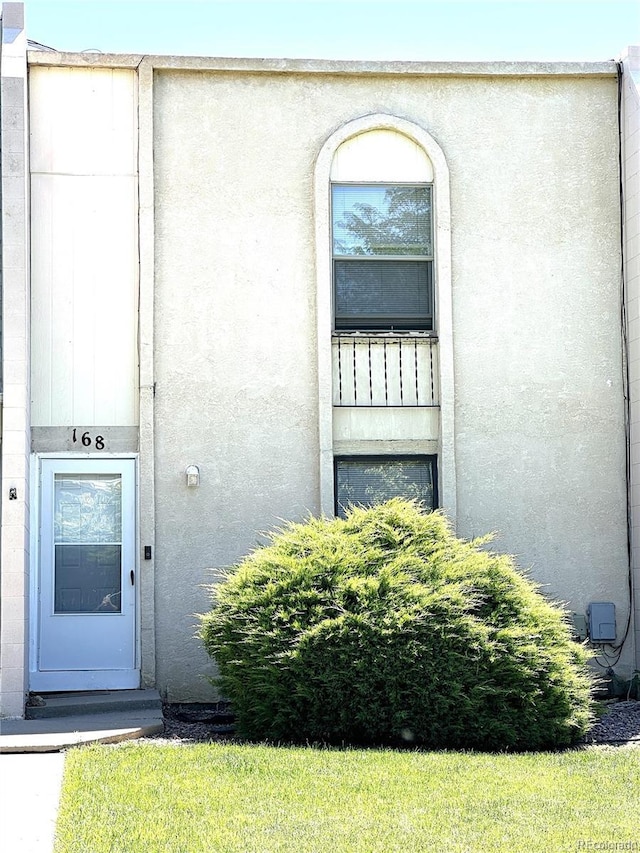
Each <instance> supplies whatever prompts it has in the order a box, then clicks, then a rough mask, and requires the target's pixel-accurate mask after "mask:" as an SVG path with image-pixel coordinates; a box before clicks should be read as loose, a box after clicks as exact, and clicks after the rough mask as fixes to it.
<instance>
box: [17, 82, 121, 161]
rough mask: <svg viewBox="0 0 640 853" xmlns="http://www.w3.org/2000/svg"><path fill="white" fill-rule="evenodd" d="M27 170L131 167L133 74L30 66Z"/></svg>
mask: <svg viewBox="0 0 640 853" xmlns="http://www.w3.org/2000/svg"><path fill="white" fill-rule="evenodd" d="M29 86H30V88H29V95H30V102H31V113H30V129H31V171H32V172H47V173H52V172H55V173H58V174H63V175H118V174H133V173H134V172H135V171H136V160H137V146H136V139H137V134H136V127H137V101H136V90H135V74H134V72H133V71H129V70H126V69H121V68H113V69H110V68H44V67H43V68H38V67H33V66H32V67H31V69H30V83H29Z"/></svg>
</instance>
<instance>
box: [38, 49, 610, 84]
mask: <svg viewBox="0 0 640 853" xmlns="http://www.w3.org/2000/svg"><path fill="white" fill-rule="evenodd" d="M27 61H28V63H29V65H50V66H65V67H80V68H83V67H90V68H136V67H137V66H138V65H140V63H141V62H144V63H145V64H146V65H148V66H151V67H152V68H157V69H159V70H175V71H219V72H225V71H226V72H245V73H260V72H263V73H270V74H350V75H378V76H379V75H385V74H389V75H393V76H399V75H407V76H434V77H547V76H551V77H612V76H615V75H616V62H615V60H608V61H606V62H520V61H518V62H515V61H514V62H505V61H500V62H405V61H389V62H387V61H380V60H375V61H361V60H334V59H251V58H231V57H206V56H162V55H157V56H156V55H148V56H147V55H144V54H119V53H93V52H92V53H65V52H50V51H38V50H30V51H28V53H27Z"/></svg>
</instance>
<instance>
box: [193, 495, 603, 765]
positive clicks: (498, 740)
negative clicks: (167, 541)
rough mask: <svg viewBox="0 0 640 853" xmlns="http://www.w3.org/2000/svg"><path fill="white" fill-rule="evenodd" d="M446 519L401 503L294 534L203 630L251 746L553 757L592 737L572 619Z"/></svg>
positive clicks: (273, 547)
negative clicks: (276, 743)
mask: <svg viewBox="0 0 640 853" xmlns="http://www.w3.org/2000/svg"><path fill="white" fill-rule="evenodd" d="M486 541H487V539H484V540H478V541H475V542H466V541H464V540H460V539H457V538H456V537H455V536H454V535H453V533H452V532H451V530H450V528H449V525H448V523H447V522H446V520H445V519H444V518H443V517H442V516H441V515H440V514H439V513H429V514H427V513H425V512H423V511H422V510H421V509H420V508H419V507H418V506H416V505H415V504H413V503H410V502H406V501H401V500H398V499H394V500H392V501H389V502H388V503H386V504H381V505H379V506H375V507H372V508H369V509H363V508H354V509H352V510H351V511H350V512H349V514H348V516H347V518H346V519H325V518H322V519H310V520H309V521H308V522H306V523H304V524H291V525H288V526H287V527H285V528H284V529H283V530H281V531H278V532H276V533H275V534H273V535H272V537H271V542H270V544H269V545H267V546H266V547H263V548H259V549H258V550H256V551H255V552H254V553H252V554H250V555H249V556H248V557H246V558H245V559H244V560H243V561H242V562H241V563H240V564H239V565H238V566H237V567H235V569H234V570H233V571H232V572H231V573H230V574H229V575H228V577H227V579H226V580H225V582H224V583H222V584H220V585H216V586H214V587H212V591H213V594H214V600H215V604H214V607H213V610H212V611H211V612H210V613H207V614H205V615H204V616H202V617H201V620H202V621H201V637H202V639H203V641H204V644H205V647H206V649H207V652H208V653H209V654H210V655H211V656H212V657H213V658H215V660H216V661H217V663H218V666H219V670H220V688H221V690H222V691H223V693H224V695H226V696H227V697H228V698H229V699H230V700H231V702H232V704H233V708H234V710H235V713H236V717H237V726H238V731H239V733H240V734H242V735H243V736H245V737H248V738H251V739H262V738H267V739H273V740H286V741H324V742H329V743H341V742H349V743H360V744H362V743H400V742H408V743H411V744H413V745H419V746H425V747H429V748H442V747H450V748H473V749H489V750H503V749H504V750H506V749H518V750H521V749H545V748H554V747H562V746H567V745H569V744H572V743H574V742H576V741H577V740H578V739H579V738H580V737H581V736H582V735H583V734H584V733H585V731H586V730H587V729H588V727H589V725H590V723H591V708H592V703H591V679H590V675H589V670H588V666H587V658H588V654H587V652H586V651H585V649H584V648H583V647H582V646H580V645H578V644H576V643H575V642H574V641H573V640H572V639H571V636H570V631H569V628H568V626H567V624H566V622H565V618H564V614H563V612H562V610H561V609H560V608H558V607H556V606H554V605H552V604H550V603H549V602H548V601H546V600H545V599H544V598H543V596H542V595H541V594H540V593H539V591H538V589H537V588H536V586H535V585H534V584H533V583H531V582H530V581H529V580H527V579H525V578H524V577H523V576H522V575H521V574H519V573H518V571H517V570H516V568H515V567H514V563H513V560H512V559H511V558H510V557H508V556H502V555H498V554H494V553H490V552H488V551H486V550H485V549H484V548H483V546H484V544H485V543H486Z"/></svg>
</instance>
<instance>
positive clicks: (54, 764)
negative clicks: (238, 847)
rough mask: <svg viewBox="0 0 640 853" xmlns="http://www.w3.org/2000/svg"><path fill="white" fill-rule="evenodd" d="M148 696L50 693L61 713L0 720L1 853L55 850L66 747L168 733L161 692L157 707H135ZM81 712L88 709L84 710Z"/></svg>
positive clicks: (50, 703)
mask: <svg viewBox="0 0 640 853" xmlns="http://www.w3.org/2000/svg"><path fill="white" fill-rule="evenodd" d="M154 693H155V691H154ZM149 695H151V692H150V691H148V692H147V694H143V691H136V692H134V691H127V692H123V693H122V694H117V695H114V694H108V693H102V694H84V695H82V696H78V695H77V694H76V695H75V696H59V697H51V698H49V699H48V700H47V704H48V708H47V713H48V712H52V713H55V714H60V716H53V717H43V718H41V719H36V720H2V719H0V753H1V754H0V851H2V853H5V851H6V853H52V851H53V843H54V837H55V825H56V816H57V812H58V804H59V800H60V789H61V785H62V774H63V770H64V751H63V750H65V749H68V748H70V747H72V746H79V745H81V744H86V743H96V742H97V743H115V742H117V741H121V740H129V739H131V738H138V737H144V736H145V735H151V734H156V733H157V732H161V731H163V729H164V721H163V718H162V709H161V704H160V699H159V696H157V694H155V697H157V699H156V698H155V697H154V696H153V695H151V699H152V700H153V705H154V707H136V700H137V701H138V705H139V704H143V705H144V704H151V703H150V702H149V701H148V697H149ZM132 696H133V697H134V698H133V699H132ZM139 697H142V698H141V699H140V698H139ZM105 708H109V709H110V710H104V709H105ZM82 711H84V712H85V713H79V712H82ZM87 711H89V713H87Z"/></svg>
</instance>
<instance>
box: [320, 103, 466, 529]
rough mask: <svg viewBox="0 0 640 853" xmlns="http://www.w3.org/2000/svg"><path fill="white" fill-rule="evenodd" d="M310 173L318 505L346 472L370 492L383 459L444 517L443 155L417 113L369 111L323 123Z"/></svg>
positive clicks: (336, 500) (448, 471)
mask: <svg viewBox="0 0 640 853" xmlns="http://www.w3.org/2000/svg"><path fill="white" fill-rule="evenodd" d="M315 178H316V184H315V187H316V246H317V251H316V263H317V279H318V288H317V312H318V387H319V432H320V465H319V468H320V497H321V507H322V510H323V512H325V513H327V514H331V513H333V512H334V510H335V509H336V507H337V511H338V512H340V500H341V497H340V496H341V487H344V483H343V480H345V477H346V474H345V472H347V473H348V474H349V478H350V479H349V482H350V483H351V480H353V477H354V476H355V474H357V475H358V476H360V474H361V473H362V472H363V471H364V474H362V477H364V478H365V479H366V483H365V486H366V489H365V492H363V494H368V493H369V491H371V486H372V478H373V479H375V478H376V476H377V474H378V473H379V472H378V469H380V470H381V471H382V472H383V473H385V472H386V471H387V469H388V467H389V465H393V466H395V468H398V467H399V466H400V467H401V468H402V470H401V472H400V473H401V475H402V477H401V479H402V482H403V485H402V490H401V491H402V492H403V493H404V491H406V490H407V488H408V486H407V482H409V481H411V482H409V487H411V488H412V489H413V488H414V487H415V488H418V487H420V488H421V489H422V492H421V499H425V500H427V499H426V498H425V497H424V495H423V492H424V493H426V492H425V490H426V491H428V490H429V489H430V492H429V494H430V495H431V496H432V499H433V503H434V504H435V502H436V500H437V499H438V503H439V505H440V506H441V507H442V508H443V509H444V510H445V512H446V513H447V515H448V516H449V518H450V519H451V521H452V522H453V523H454V524H455V520H456V480H455V445H454V425H453V416H454V406H453V400H454V395H453V334H452V310H451V297H452V294H451V237H450V205H449V172H448V168H447V164H446V161H445V158H444V154H443V152H442V150H441V148H440V146H439V145H438V144H437V142H436V141H435V140H434V139H433V137H432V136H431V135H430V134H429V133H428V132H427V131H426V130H425V129H424V128H422V127H420V126H419V125H416V124H414V123H412V122H409V121H407V120H405V119H401V118H397V117H395V116H390V115H384V114H376V115H369V116H364V117H362V118H359V119H355V120H354V121H351V122H348V123H347V124H345V125H343V126H342V127H340V128H338V129H337V130H336V131H335V132H334V133H332V135H331V136H330V137H329V138H328V139H327V140H326V142H325V143H324V145H323V147H322V149H321V151H320V154H319V156H318V160H317V163H316V175H315ZM395 468H394V470H395ZM423 469H424V470H423ZM354 472H355V474H354ZM341 474H342V475H344V476H342V477H341V476H340V475H341ZM334 475H335V477H336V478H335V479H334ZM365 475H366V476H365ZM362 477H361V479H362ZM420 478H422V479H420ZM356 479H357V478H356ZM387 479H388V478H386V479H385V477H382V479H381V478H380V477H379V476H378V477H377V480H376V483H377V482H378V480H379V481H380V484H382V485H381V487H380V488H381V489H382V486H384V487H385V488H386V485H385V484H386V482H387ZM418 479H420V482H418ZM396 480H398V477H396V478H395V479H394V483H395V482H396ZM414 480H415V481H416V482H415V483H414ZM370 481H371V482H370ZM405 481H407V482H405ZM423 481H424V482H423ZM358 482H359V481H358ZM376 483H373V485H374V486H375V485H376ZM425 483H426V484H427V486H425V485H424V484H425ZM427 487H428V488H427ZM367 490H368V491H367ZM342 491H343V492H344V494H345V495H350V494H351V492H350V491H349V490H348V489H347V490H346V491H345V489H344V488H343V489H342ZM378 491H380V489H378ZM374 492H375V493H376V494H377V492H376V491H375V489H374ZM348 499H350V498H348ZM361 500H362V498H358V501H361ZM428 502H429V501H428V500H427V503H428Z"/></svg>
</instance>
